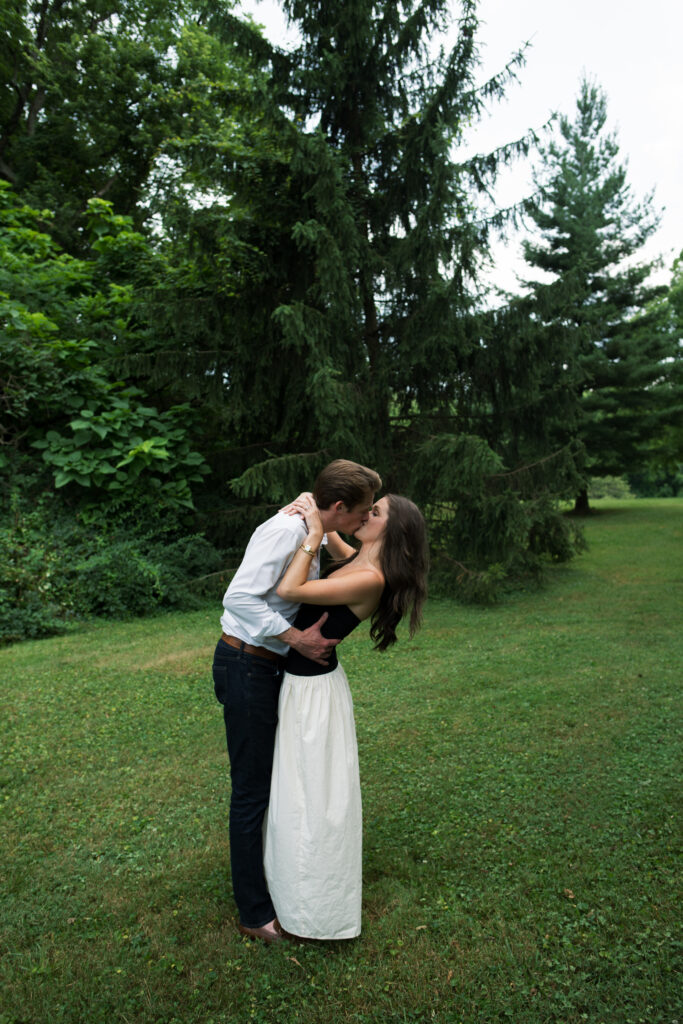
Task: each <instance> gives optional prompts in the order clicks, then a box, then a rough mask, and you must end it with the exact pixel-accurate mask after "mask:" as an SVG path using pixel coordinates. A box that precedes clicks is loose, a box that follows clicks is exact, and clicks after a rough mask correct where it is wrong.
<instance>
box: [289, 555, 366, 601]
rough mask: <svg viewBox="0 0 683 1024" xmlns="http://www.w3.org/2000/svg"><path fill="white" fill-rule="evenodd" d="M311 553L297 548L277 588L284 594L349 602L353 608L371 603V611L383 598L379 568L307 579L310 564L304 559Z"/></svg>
mask: <svg viewBox="0 0 683 1024" xmlns="http://www.w3.org/2000/svg"><path fill="white" fill-rule="evenodd" d="M308 557H309V556H308V555H307V554H306V553H305V552H304V551H301V550H299V551H297V553H296V555H295V556H294V559H293V560H292V562H290V565H289V568H288V569H287V572H286V573H285V575H284V576H283V578H282V580H281V581H280V585H279V586H278V588H277V592H278V594H279V595H280V597H284V598H285V599H286V600H288V601H299V602H302V603H304V604H320V605H331V604H335V605H336V604H347V605H349V606H350V607H352V608H353V606H356V605H362V606H365V605H368V606H369V610H370V611H371V610H372V609H373V608H374V606H375V605H376V604H377V602H378V601H379V599H380V597H381V594H382V590H383V589H384V580H383V579H382V577H381V576H380V574H379V573H378V572H377V571H376V570H375V569H358V570H357V571H356V572H347V573H344V574H343V575H341V576H340V575H337V574H335V575H332V576H329V577H328V578H327V579H324V580H307V579H306V572H307V571H308V566H307V564H306V562H305V561H304V559H308ZM296 563H298V564H296Z"/></svg>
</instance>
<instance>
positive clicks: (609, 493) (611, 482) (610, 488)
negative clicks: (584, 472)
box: [588, 476, 633, 499]
mask: <svg viewBox="0 0 683 1024" xmlns="http://www.w3.org/2000/svg"><path fill="white" fill-rule="evenodd" d="M588 497H589V498H596V499H597V498H616V499H619V498H632V497H633V491H632V490H631V488H630V486H629V482H628V480H627V479H626V478H625V477H623V476H594V477H593V478H592V480H591V482H590V485H589V487H588Z"/></svg>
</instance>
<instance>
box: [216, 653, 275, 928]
mask: <svg viewBox="0 0 683 1024" xmlns="http://www.w3.org/2000/svg"><path fill="white" fill-rule="evenodd" d="M213 682H214V691H215V693H216V699H217V700H218V701H219V703H220V704H222V705H223V718H224V719H225V735H226V738H227V741H228V755H229V757H230V778H231V780H232V795H231V798H230V867H231V871H232V888H233V892H234V894H235V902H236V904H237V910H238V911H239V917H240V922H241V923H242V924H243V925H245V926H246V927H247V928H260V927H261V926H262V925H264V924H266V923H267V922H268V921H272V920H273V918H274V917H275V910H274V908H273V904H272V901H271V899H270V896H269V894H268V888H267V886H266V880H265V877H264V874H263V833H262V828H263V818H264V815H265V811H266V808H267V807H268V801H269V799H270V776H271V773H272V770H273V747H274V745H275V729H276V726H277V702H278V697H279V694H280V684H281V682H282V669H281V668H280V667H279V666H278V664H277V663H276V662H274V661H267V660H266V659H265V658H258V657H255V656H254V655H252V654H245V653H244V651H238V650H236V649H235V648H233V647H229V646H228V645H227V644H226V643H225V642H224V641H223V640H219V641H218V645H217V647H216V651H215V654H214V660H213Z"/></svg>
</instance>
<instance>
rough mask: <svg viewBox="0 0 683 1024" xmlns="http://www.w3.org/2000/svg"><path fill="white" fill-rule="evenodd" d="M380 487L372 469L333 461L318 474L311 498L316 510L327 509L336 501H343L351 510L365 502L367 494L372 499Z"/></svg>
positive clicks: (342, 460)
mask: <svg viewBox="0 0 683 1024" xmlns="http://www.w3.org/2000/svg"><path fill="white" fill-rule="evenodd" d="M381 486H382V480H381V477H380V476H379V474H378V473H375V471H374V469H368V468H367V466H359V465H358V463H357V462H350V461H349V460H348V459H335V460H334V462H330V464H329V466H325V468H324V469H323V470H321V471H320V473H319V474H318V479H317V480H316V482H315V484H314V485H313V496H314V498H315V500H316V504H317V506H318V508H322V509H325V508H329V507H330V505H334V503H335V502H336V501H343V502H344V504H345V505H346V507H347V508H349V509H351V508H354V507H355V506H356V505H360V503H361V502H362V501H366V500H367V497H368V494H371V495H372V496H373V497H374V494H375V491H378V490H379V489H380V487H381Z"/></svg>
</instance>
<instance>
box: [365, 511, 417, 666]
mask: <svg viewBox="0 0 683 1024" xmlns="http://www.w3.org/2000/svg"><path fill="white" fill-rule="evenodd" d="M387 498H388V501H389V515H388V517H387V525H386V526H385V528H384V537H383V540H382V549H381V552H380V558H379V564H380V569H381V570H382V573H383V574H384V590H383V591H382V596H381V598H380V601H379V604H378V606H377V608H376V609H375V611H374V613H373V615H372V620H371V625H370V637H371V639H372V640H374V641H375V650H377V651H385V650H386V649H387V647H391V645H392V644H394V643H396V627H397V626H398V624H399V622H400V621H401V619H402V618H404V617H405V616H406V615H408V614H410V636H411V637H412V636H413V635H414V633H415V632H416V630H417V629H419V626H420V623H421V622H422V606H423V605H424V603H425V600H426V597H427V572H428V570H429V547H428V544H427V527H426V525H425V521H424V516H423V515H422V513H421V512H420V510H419V508H418V507H417V505H415V504H414V503H413V502H412V501H410V499H409V498H403V497H401V496H400V495H398V494H387Z"/></svg>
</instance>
